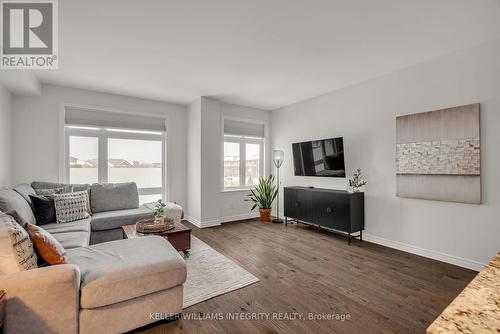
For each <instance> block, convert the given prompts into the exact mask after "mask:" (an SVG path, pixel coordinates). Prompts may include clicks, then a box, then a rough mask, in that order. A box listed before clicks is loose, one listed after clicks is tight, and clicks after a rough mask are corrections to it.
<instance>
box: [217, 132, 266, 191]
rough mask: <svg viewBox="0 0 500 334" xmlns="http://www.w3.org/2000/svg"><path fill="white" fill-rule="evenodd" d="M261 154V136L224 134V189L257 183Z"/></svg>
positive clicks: (241, 187)
mask: <svg viewBox="0 0 500 334" xmlns="http://www.w3.org/2000/svg"><path fill="white" fill-rule="evenodd" d="M263 156H264V152H263V138H255V137H246V136H233V135H226V136H224V159H223V161H224V168H223V170H224V172H223V173H224V175H223V178H224V182H223V184H224V189H225V190H231V189H244V188H250V187H253V186H255V185H257V184H258V182H259V177H260V176H262V171H263V162H264V161H263V160H264V159H263Z"/></svg>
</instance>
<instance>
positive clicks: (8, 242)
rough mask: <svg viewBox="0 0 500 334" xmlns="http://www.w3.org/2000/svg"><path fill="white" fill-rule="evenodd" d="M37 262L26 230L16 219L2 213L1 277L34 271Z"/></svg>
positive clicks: (0, 229) (0, 221)
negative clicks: (24, 271)
mask: <svg viewBox="0 0 500 334" xmlns="http://www.w3.org/2000/svg"><path fill="white" fill-rule="evenodd" d="M36 260H37V258H36V254H35V250H34V248H33V243H32V242H31V239H30V237H29V236H28V233H27V232H26V230H25V229H24V228H22V227H21V225H19V224H18V223H16V221H15V220H14V218H12V217H11V216H9V215H7V214H5V213H3V212H0V275H5V274H11V273H16V272H20V271H23V270H29V269H34V268H36V267H37V264H36Z"/></svg>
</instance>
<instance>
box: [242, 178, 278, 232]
mask: <svg viewBox="0 0 500 334" xmlns="http://www.w3.org/2000/svg"><path fill="white" fill-rule="evenodd" d="M276 195H278V188H277V187H276V185H275V184H274V176H272V175H269V177H268V178H267V179H265V178H263V177H260V178H259V184H258V185H257V187H255V189H250V194H248V195H247V196H248V197H249V198H247V199H245V201H246V202H253V206H252V209H251V210H254V209H255V208H256V207H259V214H260V220H261V221H264V222H268V221H271V206H272V204H273V201H274V199H275V198H276Z"/></svg>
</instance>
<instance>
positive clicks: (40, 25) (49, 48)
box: [0, 0, 58, 69]
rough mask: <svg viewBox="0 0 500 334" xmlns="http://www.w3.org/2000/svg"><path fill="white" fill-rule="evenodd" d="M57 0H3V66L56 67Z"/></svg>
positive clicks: (0, 1)
mask: <svg viewBox="0 0 500 334" xmlns="http://www.w3.org/2000/svg"><path fill="white" fill-rule="evenodd" d="M56 1H57V0H45V1H19V0H0V4H1V14H0V17H1V19H2V24H1V28H2V33H1V39H2V45H1V63H0V64H1V66H0V67H1V68H2V69H55V68H57V66H58V61H57V60H58V59H57V58H58V57H57V49H58V48H57V46H58V45H57V40H58V39H57V37H58V36H57V2H56Z"/></svg>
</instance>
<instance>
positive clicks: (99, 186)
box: [90, 182, 139, 213]
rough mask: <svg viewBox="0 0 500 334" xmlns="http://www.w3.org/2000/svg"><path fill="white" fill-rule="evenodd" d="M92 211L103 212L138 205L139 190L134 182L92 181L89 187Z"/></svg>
mask: <svg viewBox="0 0 500 334" xmlns="http://www.w3.org/2000/svg"><path fill="white" fill-rule="evenodd" d="M90 204H91V206H92V212H93V213H97V212H104V211H114V210H125V209H137V208H138V207H139V192H138V191H137V185H136V184H135V182H128V183H94V184H93V185H92V187H91V188H90Z"/></svg>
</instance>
